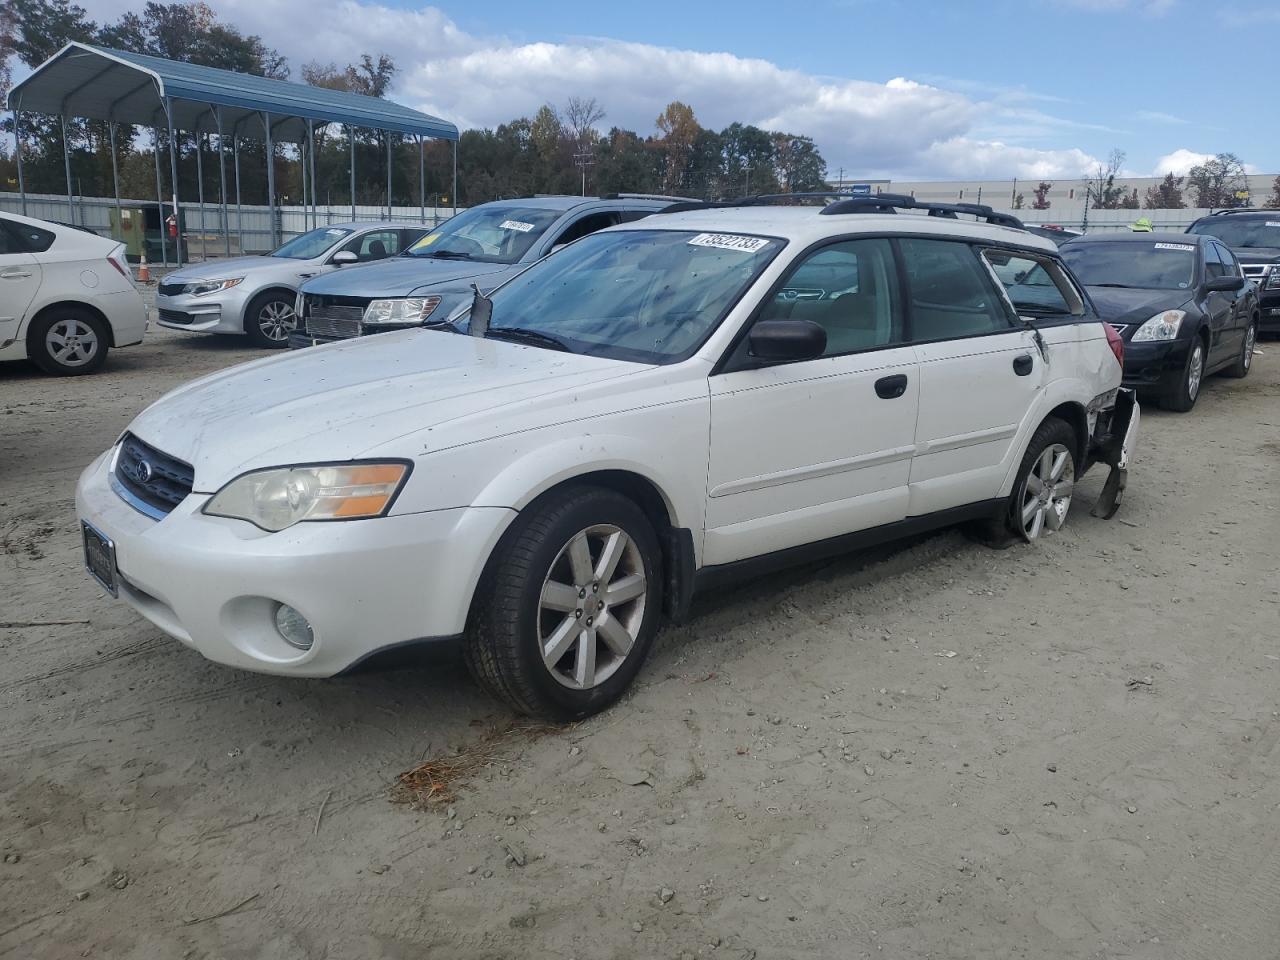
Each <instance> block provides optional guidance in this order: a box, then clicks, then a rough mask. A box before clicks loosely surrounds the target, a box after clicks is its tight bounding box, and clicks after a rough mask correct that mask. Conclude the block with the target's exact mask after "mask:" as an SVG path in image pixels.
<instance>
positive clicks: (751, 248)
mask: <svg viewBox="0 0 1280 960" xmlns="http://www.w3.org/2000/svg"><path fill="white" fill-rule="evenodd" d="M689 243H690V244H691V245H692V246H695V247H718V248H719V249H721V250H739V251H741V252H742V253H755V252H756V251H757V250H761V249H763V248H764V247H767V246H768V245H769V241H768V240H765V239H764V238H763V237H743V236H739V235H738V234H736V233H700V234H698V235H697V236H696V237H694V238H693V239H692V240H690V241H689Z"/></svg>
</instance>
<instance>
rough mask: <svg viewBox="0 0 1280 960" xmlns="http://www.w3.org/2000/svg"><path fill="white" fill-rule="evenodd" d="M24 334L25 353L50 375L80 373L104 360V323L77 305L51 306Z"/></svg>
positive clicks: (66, 375) (106, 344) (67, 375)
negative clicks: (26, 336) (29, 330)
mask: <svg viewBox="0 0 1280 960" xmlns="http://www.w3.org/2000/svg"><path fill="white" fill-rule="evenodd" d="M28 336H29V339H28V340H27V352H28V355H29V356H30V357H31V359H32V360H33V361H34V362H35V364H36V365H37V366H38V367H40V369H41V370H43V371H44V372H45V373H51V374H53V375H54V376H58V377H79V376H83V375H84V374H86V373H93V372H94V371H96V370H98V369H99V368H100V367H101V366H102V365H103V364H104V363H106V362H107V349H108V343H109V340H110V338H109V337H108V335H107V327H106V324H104V323H103V322H102V321H101V320H99V319H98V318H97V317H96V316H94V315H93V314H92V313H90V312H89V311H88V310H85V309H82V308H80V307H55V308H54V309H52V310H50V311H49V312H47V313H46V314H45V315H44V316H42V317H40V319H38V320H36V321H35V323H33V324H32V325H31V332H30V334H29V335H28Z"/></svg>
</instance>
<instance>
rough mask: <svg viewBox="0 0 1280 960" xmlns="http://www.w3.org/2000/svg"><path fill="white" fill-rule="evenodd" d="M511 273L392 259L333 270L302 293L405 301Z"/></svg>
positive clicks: (498, 266) (459, 263)
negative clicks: (437, 289)
mask: <svg viewBox="0 0 1280 960" xmlns="http://www.w3.org/2000/svg"><path fill="white" fill-rule="evenodd" d="M513 269H518V268H517V267H514V266H513V265H512V264H508V263H476V262H474V261H470V260H432V259H431V258H429V257H392V258H391V259H389V260H382V261H379V262H378V263H370V264H366V265H365V266H362V267H344V268H343V269H341V270H335V271H334V272H333V273H327V274H325V275H324V276H323V277H316V278H315V279H313V280H308V281H307V282H306V283H305V284H303V286H302V290H303V292H304V293H314V294H324V295H327V296H339V297H407V296H409V295H410V294H413V293H417V292H418V291H420V290H422V289H424V288H426V287H430V286H433V285H435V284H438V283H450V282H454V281H458V280H470V279H471V278H473V277H483V276H486V275H488V274H493V273H500V272H503V271H507V270H513Z"/></svg>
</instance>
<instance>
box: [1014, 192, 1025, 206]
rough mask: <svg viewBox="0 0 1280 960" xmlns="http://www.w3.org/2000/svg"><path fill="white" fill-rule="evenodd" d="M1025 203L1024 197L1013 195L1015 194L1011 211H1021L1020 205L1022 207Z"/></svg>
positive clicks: (1019, 194)
mask: <svg viewBox="0 0 1280 960" xmlns="http://www.w3.org/2000/svg"><path fill="white" fill-rule="evenodd" d="M1026 201H1027V198H1026V196H1025V195H1024V194H1021V193H1015V194H1014V195H1013V209H1015V210H1021V209H1022V205H1023V204H1024V203H1026Z"/></svg>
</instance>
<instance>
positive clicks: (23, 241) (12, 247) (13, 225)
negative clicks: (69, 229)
mask: <svg viewBox="0 0 1280 960" xmlns="http://www.w3.org/2000/svg"><path fill="white" fill-rule="evenodd" d="M56 236H57V234H55V233H54V232H53V231H51V230H42V229H41V228H40V227H34V226H32V225H31V224H29V223H18V222H17V221H14V220H0V253H44V252H45V251H46V250H48V249H49V248H50V247H52V246H53V241H54V238H55V237H56Z"/></svg>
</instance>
